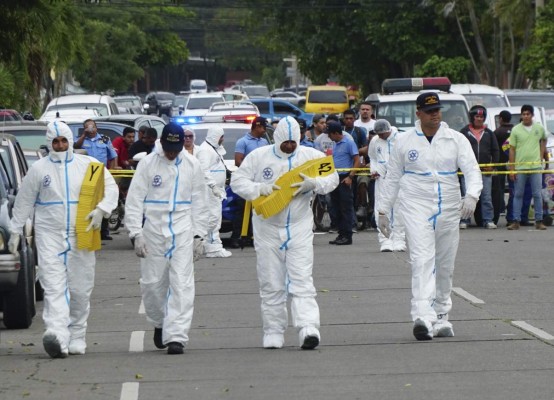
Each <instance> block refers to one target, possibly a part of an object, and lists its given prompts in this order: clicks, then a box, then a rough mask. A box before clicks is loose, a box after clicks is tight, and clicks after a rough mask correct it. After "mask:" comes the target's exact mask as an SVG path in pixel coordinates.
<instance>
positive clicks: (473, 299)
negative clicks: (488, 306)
mask: <svg viewBox="0 0 554 400" xmlns="http://www.w3.org/2000/svg"><path fill="white" fill-rule="evenodd" d="M452 291H453V292H454V293H456V294H457V295H458V296H460V297H463V298H464V299H466V300H467V301H469V302H471V303H473V304H485V302H484V301H483V300H481V299H478V298H477V297H475V296H474V295H472V294H471V293H468V292H466V291H465V290H464V289H462V288H459V287H453V288H452Z"/></svg>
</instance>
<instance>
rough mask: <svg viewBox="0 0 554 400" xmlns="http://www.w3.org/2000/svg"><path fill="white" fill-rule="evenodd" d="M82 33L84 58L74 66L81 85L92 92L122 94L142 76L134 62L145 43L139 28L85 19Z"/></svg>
mask: <svg viewBox="0 0 554 400" xmlns="http://www.w3.org/2000/svg"><path fill="white" fill-rule="evenodd" d="M84 31H85V32H86V34H87V38H88V40H87V43H86V45H85V46H84V47H85V51H84V53H83V56H84V57H83V60H82V61H81V62H79V63H75V64H74V66H73V71H74V73H75V77H76V78H77V80H78V81H79V82H80V83H81V85H82V86H84V87H86V88H89V89H90V90H91V91H106V90H108V89H113V90H116V91H124V90H127V89H128V88H129V87H130V86H131V84H132V83H133V82H134V81H135V80H137V79H139V78H141V77H142V76H143V75H144V71H143V70H142V68H141V67H140V66H139V65H138V64H137V63H136V61H135V60H136V58H137V56H138V54H139V52H140V49H142V48H144V46H145V43H146V34H145V33H144V32H142V31H141V30H140V29H139V28H138V27H136V26H135V25H131V24H119V25H110V24H108V23H106V22H101V21H99V20H87V21H85V24H84Z"/></svg>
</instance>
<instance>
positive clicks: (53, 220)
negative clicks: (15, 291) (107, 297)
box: [9, 121, 119, 358]
mask: <svg viewBox="0 0 554 400" xmlns="http://www.w3.org/2000/svg"><path fill="white" fill-rule="evenodd" d="M46 143H47V146H48V149H49V151H50V152H49V154H48V156H47V157H44V158H42V159H40V160H38V161H37V162H35V163H34V164H33V165H32V166H31V168H30V169H29V171H28V172H27V175H26V176H25V178H23V182H22V184H21V189H20V191H19V193H18V194H17V197H16V199H15V205H14V209H13V217H12V219H11V228H10V229H11V237H10V241H9V248H10V252H12V253H15V252H17V249H18V246H19V237H20V236H19V235H20V234H21V232H22V231H23V226H24V225H25V222H26V221H27V219H28V218H29V217H31V216H32V215H33V210H34V218H35V225H34V227H35V236H36V245H37V252H38V276H39V280H40V283H41V285H42V287H43V288H44V310H43V314H42V317H43V319H44V325H45V328H46V331H45V333H44V335H43V337H42V342H43V345H44V349H45V350H46V352H47V353H48V354H49V355H50V357H52V358H65V357H66V356H67V355H68V353H69V354H85V350H86V347H87V343H86V331H87V319H88V316H89V313H90V296H91V293H92V289H93V287H94V268H95V263H96V258H95V252H94V251H89V250H80V249H78V248H77V236H76V231H75V225H76V221H75V218H76V215H77V206H78V203H79V194H80V192H81V186H82V183H83V179H84V178H85V175H86V173H87V169H88V167H89V164H90V163H91V162H98V160H96V159H95V158H93V157H89V156H85V155H81V154H74V153H73V133H72V132H71V129H70V128H69V127H68V126H67V125H66V124H65V123H63V122H61V121H53V122H51V123H49V124H48V126H47V127H46ZM118 195H119V191H118V188H117V185H116V183H115V181H114V179H113V177H112V175H111V174H110V173H109V172H108V170H107V169H105V168H104V197H103V199H102V200H101V201H100V203H98V205H97V206H96V208H95V209H94V210H93V211H92V212H90V213H89V214H88V216H87V219H89V220H90V223H89V225H88V227H87V231H89V230H90V229H100V226H101V224H102V219H103V218H106V217H107V216H109V215H110V213H111V212H112V210H113V209H114V208H115V207H116V205H117V199H118Z"/></svg>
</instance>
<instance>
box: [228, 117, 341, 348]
mask: <svg viewBox="0 0 554 400" xmlns="http://www.w3.org/2000/svg"><path fill="white" fill-rule="evenodd" d="M273 137H274V138H275V144H273V145H270V146H264V147H260V148H258V149H256V150H254V151H252V152H251V153H250V154H248V155H247V156H246V158H245V159H244V161H243V162H242V164H241V165H240V167H239V169H238V170H237V171H235V172H233V175H232V178H231V188H232V189H233V191H234V192H235V193H236V194H238V195H239V196H241V197H243V198H244V199H246V200H254V199H257V198H258V197H259V196H261V195H263V196H269V195H270V194H271V193H272V192H273V191H274V190H280V188H279V187H278V186H277V185H275V183H274V182H275V181H276V180H277V178H279V177H280V176H281V175H283V174H284V173H286V172H288V171H290V170H292V169H294V168H296V167H298V166H300V165H302V164H304V163H305V162H307V161H310V160H314V159H318V158H322V157H325V155H324V154H322V153H321V152H319V151H317V150H315V149H312V148H308V147H305V146H300V145H299V142H300V127H299V126H298V123H297V122H296V120H295V119H294V118H292V117H285V118H282V119H281V120H280V121H279V124H278V125H277V128H276V129H275V133H274V136H273ZM301 176H302V177H303V179H304V180H303V181H302V182H300V183H295V184H293V185H292V186H293V187H295V188H296V187H297V189H296V190H295V192H294V197H293V198H292V200H291V201H290V203H289V204H288V205H287V206H286V207H285V208H284V209H283V210H282V211H281V212H279V213H278V214H276V215H274V216H272V217H269V218H267V219H264V218H263V217H262V216H260V215H257V214H256V213H255V212H254V213H253V217H252V226H253V229H254V246H255V248H256V255H257V272H258V281H259V284H260V296H261V299H262V304H261V309H262V319H263V333H264V337H263V347H264V348H266V349H279V348H282V347H283V345H284V332H285V330H286V328H287V325H288V315H287V296H288V295H289V294H290V295H291V296H292V301H291V313H292V323H293V326H294V327H295V328H296V329H297V330H298V334H299V339H300V347H301V348H302V349H306V350H310V349H314V348H315V347H317V346H318V345H319V342H320V340H321V338H320V334H319V307H318V305H317V302H316V300H315V296H316V291H315V287H314V284H313V279H312V266H313V232H312V227H313V214H312V210H311V208H310V199H311V197H312V194H313V192H314V191H315V192H316V193H317V194H326V193H329V192H331V191H332V190H333V189H334V188H335V187H336V186H337V185H338V182H339V180H338V175H337V173H336V172H333V173H332V174H329V175H327V176H325V177H318V178H310V177H308V176H305V175H303V174H302V175H301Z"/></svg>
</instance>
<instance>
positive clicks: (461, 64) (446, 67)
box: [415, 55, 471, 83]
mask: <svg viewBox="0 0 554 400" xmlns="http://www.w3.org/2000/svg"><path fill="white" fill-rule="evenodd" d="M470 68H471V63H470V61H469V60H468V59H466V58H464V57H454V58H445V57H439V56H437V55H434V56H432V57H431V58H429V59H428V60H427V61H425V63H424V64H423V65H421V66H416V68H415V75H416V76H447V77H448V78H450V81H451V82H452V83H464V82H468V74H469V71H470Z"/></svg>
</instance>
